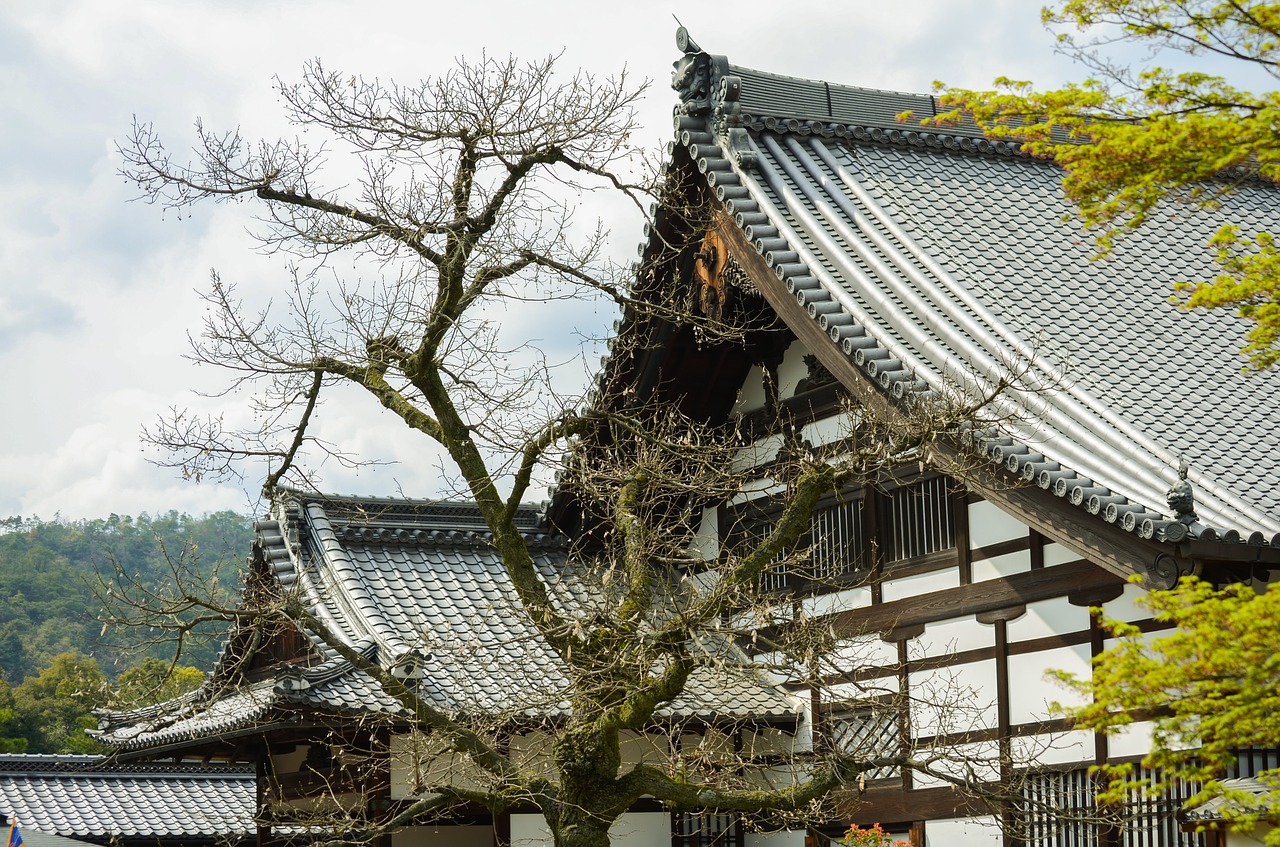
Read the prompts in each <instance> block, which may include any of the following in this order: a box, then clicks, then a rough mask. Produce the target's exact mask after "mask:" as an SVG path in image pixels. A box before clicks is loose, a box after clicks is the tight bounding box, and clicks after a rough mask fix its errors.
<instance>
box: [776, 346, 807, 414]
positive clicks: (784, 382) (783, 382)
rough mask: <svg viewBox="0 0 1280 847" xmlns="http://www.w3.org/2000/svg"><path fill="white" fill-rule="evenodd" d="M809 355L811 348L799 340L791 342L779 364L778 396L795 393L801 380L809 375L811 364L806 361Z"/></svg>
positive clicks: (785, 397) (789, 395)
mask: <svg viewBox="0 0 1280 847" xmlns="http://www.w3.org/2000/svg"><path fill="white" fill-rule="evenodd" d="M807 355H809V349H808V348H807V347H805V346H804V345H803V344H801V343H800V342H799V341H793V342H791V344H790V346H788V347H787V351H786V352H785V353H783V354H782V362H781V363H779V365H778V396H779V397H781V398H782V399H784V400H785V399H787V398H788V397H791V396H792V395H794V394H795V393H796V386H797V385H798V384H799V383H800V380H802V379H804V378H805V377H806V376H808V375H809V366H808V365H806V364H805V363H804V357H805V356H807Z"/></svg>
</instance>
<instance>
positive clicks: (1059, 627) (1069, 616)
mask: <svg viewBox="0 0 1280 847" xmlns="http://www.w3.org/2000/svg"><path fill="white" fill-rule="evenodd" d="M1088 628H1089V610H1088V609H1086V608H1085V607H1083V606H1073V605H1071V604H1070V603H1068V602H1067V598H1066V597H1054V598H1053V599H1051V600H1040V601H1038V602H1035V603H1028V604H1027V613H1026V614H1025V615H1023V616H1022V617H1020V618H1018V619H1017V620H1012V621H1009V640H1010V641H1029V640H1031V639H1032V638H1044V637H1046V636H1049V635H1062V634H1064V633H1068V632H1079V631H1081V630H1087V629H1088Z"/></svg>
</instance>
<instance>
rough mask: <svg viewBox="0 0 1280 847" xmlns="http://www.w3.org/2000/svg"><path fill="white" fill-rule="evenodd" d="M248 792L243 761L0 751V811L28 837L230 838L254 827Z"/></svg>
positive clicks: (250, 780)
mask: <svg viewBox="0 0 1280 847" xmlns="http://www.w3.org/2000/svg"><path fill="white" fill-rule="evenodd" d="M255 791H256V789H255V779H254V772H253V770H252V769H251V768H244V767H215V766H202V765H175V764H147V765H139V764H119V763H112V762H111V761H110V760H107V759H104V758H103V757H101V756H50V755H0V813H2V814H4V815H6V816H8V818H9V819H10V820H11V821H12V820H16V821H17V822H18V826H19V827H20V829H21V831H22V833H23V836H24V838H25V839H27V840H28V843H31V844H38V843H41V841H40V838H41V836H40V834H42V833H49V834H51V835H54V836H61V837H63V838H74V839H78V840H82V841H92V842H95V843H99V844H106V843H119V842H139V841H147V842H152V843H155V842H161V843H178V842H182V843H212V842H215V841H216V842H218V843H223V842H227V841H229V842H232V843H234V842H236V841H242V840H245V839H248V838H249V837H250V836H251V834H252V833H253V832H254V822H253V816H254V809H255V803H256V793H255ZM28 836H30V837H28Z"/></svg>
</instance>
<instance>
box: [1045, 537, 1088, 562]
mask: <svg viewBox="0 0 1280 847" xmlns="http://www.w3.org/2000/svg"><path fill="white" fill-rule="evenodd" d="M1080 558H1081V556H1080V554H1079V553H1077V552H1076V551H1075V550H1072V549H1071V548H1070V547H1063V546H1062V545H1061V544H1059V543H1058V542H1056V541H1051V542H1049V543H1048V544H1046V545H1044V566H1045V567H1046V568H1051V567H1053V566H1054V565H1064V564H1066V563H1067V562H1078V561H1080Z"/></svg>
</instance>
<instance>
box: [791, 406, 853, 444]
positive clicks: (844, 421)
mask: <svg viewBox="0 0 1280 847" xmlns="http://www.w3.org/2000/svg"><path fill="white" fill-rule="evenodd" d="M853 426H854V418H853V416H852V415H850V414H849V413H848V412H841V413H839V414H836V415H831V416H830V417H826V418H822V419H821V420H816V421H813V422H811V423H807V424H805V425H804V426H803V427H801V428H800V435H801V436H802V437H803V438H805V439H807V440H808V441H809V443H810V444H816V445H819V446H821V445H823V444H830V443H831V442H833V441H839V440H840V439H842V438H848V437H849V434H850V433H852V432H853Z"/></svg>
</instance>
